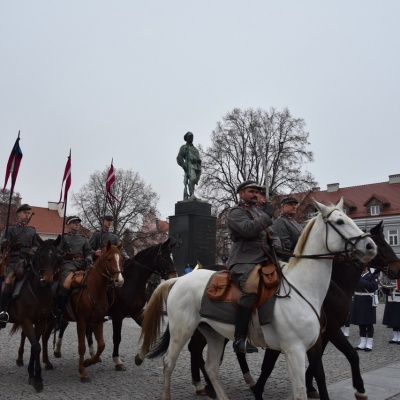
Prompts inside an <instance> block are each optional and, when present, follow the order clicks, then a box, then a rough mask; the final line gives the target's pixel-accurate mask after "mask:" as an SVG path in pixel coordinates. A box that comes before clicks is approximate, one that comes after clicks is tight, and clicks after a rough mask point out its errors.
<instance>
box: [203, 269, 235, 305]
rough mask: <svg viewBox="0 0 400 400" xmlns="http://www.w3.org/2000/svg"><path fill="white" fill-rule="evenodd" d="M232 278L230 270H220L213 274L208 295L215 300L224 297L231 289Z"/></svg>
mask: <svg viewBox="0 0 400 400" xmlns="http://www.w3.org/2000/svg"><path fill="white" fill-rule="evenodd" d="M230 283H231V278H230V275H229V271H227V270H224V271H219V272H217V273H215V274H214V275H213V279H212V281H211V283H210V286H209V287H208V289H207V296H208V297H209V298H210V299H211V300H214V301H219V300H222V299H224V297H225V294H226V292H227V291H228V289H229V286H230Z"/></svg>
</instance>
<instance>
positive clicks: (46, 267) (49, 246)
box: [32, 235, 61, 285]
mask: <svg viewBox="0 0 400 400" xmlns="http://www.w3.org/2000/svg"><path fill="white" fill-rule="evenodd" d="M37 240H38V242H39V247H38V249H37V250H36V253H35V255H34V257H33V260H32V264H33V268H34V270H35V272H36V273H37V274H38V275H39V279H40V281H41V282H42V284H43V285H47V284H51V283H52V282H53V278H54V274H55V273H56V271H57V268H58V265H59V261H58V257H57V254H58V250H57V246H58V245H59V244H60V241H61V236H60V235H58V237H57V239H55V240H54V239H47V240H42V239H41V238H40V237H39V236H37Z"/></svg>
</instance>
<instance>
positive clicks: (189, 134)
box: [183, 132, 193, 142]
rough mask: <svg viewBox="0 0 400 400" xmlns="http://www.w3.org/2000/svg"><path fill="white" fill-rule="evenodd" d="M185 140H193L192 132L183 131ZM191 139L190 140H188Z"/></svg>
mask: <svg viewBox="0 0 400 400" xmlns="http://www.w3.org/2000/svg"><path fill="white" fill-rule="evenodd" d="M183 138H184V139H185V141H186V142H189V141H190V142H193V133H192V132H187V133H185V136H184V137H183ZM190 139H191V140H190Z"/></svg>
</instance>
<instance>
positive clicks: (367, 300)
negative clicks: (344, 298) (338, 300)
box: [350, 272, 378, 325]
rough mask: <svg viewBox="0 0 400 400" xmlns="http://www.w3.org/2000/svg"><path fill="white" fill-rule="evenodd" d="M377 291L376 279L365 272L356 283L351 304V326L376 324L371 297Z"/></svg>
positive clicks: (374, 308) (373, 275) (374, 309)
mask: <svg viewBox="0 0 400 400" xmlns="http://www.w3.org/2000/svg"><path fill="white" fill-rule="evenodd" d="M376 290H378V278H377V277H376V275H375V274H371V273H370V272H367V273H366V274H364V275H362V276H361V278H360V280H359V281H358V283H357V286H356V291H355V293H354V296H353V301H352V303H351V313H350V323H351V324H353V325H371V324H376V307H374V306H373V296H374V293H375V291H376Z"/></svg>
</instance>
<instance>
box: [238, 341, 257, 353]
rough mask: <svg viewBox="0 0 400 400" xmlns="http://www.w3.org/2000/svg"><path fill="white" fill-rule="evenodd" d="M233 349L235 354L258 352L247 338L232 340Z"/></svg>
mask: <svg viewBox="0 0 400 400" xmlns="http://www.w3.org/2000/svg"><path fill="white" fill-rule="evenodd" d="M233 351H234V352H235V353H236V354H246V353H258V349H257V347H254V346H253V345H252V344H251V343H250V342H249V341H248V340H247V339H238V340H235V341H234V342H233Z"/></svg>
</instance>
